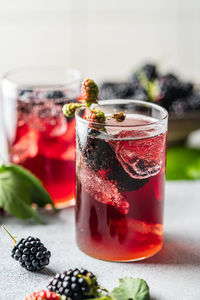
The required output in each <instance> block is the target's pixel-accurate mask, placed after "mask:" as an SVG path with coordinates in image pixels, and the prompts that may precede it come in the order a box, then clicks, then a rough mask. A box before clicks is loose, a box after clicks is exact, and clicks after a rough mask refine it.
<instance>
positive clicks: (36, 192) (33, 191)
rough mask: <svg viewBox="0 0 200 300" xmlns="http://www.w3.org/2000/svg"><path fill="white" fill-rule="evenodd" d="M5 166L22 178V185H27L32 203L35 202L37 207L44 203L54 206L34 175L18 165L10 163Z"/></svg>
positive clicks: (42, 205)
mask: <svg viewBox="0 0 200 300" xmlns="http://www.w3.org/2000/svg"><path fill="white" fill-rule="evenodd" d="M7 168H9V169H10V170H12V171H13V172H14V173H16V174H17V175H19V176H20V177H21V178H23V180H24V185H26V186H27V188H28V190H29V192H30V197H31V200H32V202H33V203H36V204H37V205H38V206H39V207H44V206H45V205H46V204H51V205H52V206H54V205H53V202H52V200H51V197H50V195H49V193H47V191H46V190H45V188H44V186H43V185H42V183H41V181H40V180H39V179H38V178H37V177H36V176H35V175H33V174H32V173H31V172H30V171H28V170H27V169H25V168H23V167H21V166H19V165H14V164H12V165H10V166H9V167H7Z"/></svg>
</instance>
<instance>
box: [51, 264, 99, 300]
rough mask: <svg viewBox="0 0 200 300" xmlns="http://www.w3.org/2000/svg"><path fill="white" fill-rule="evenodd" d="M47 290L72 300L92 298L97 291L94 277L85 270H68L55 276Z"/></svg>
mask: <svg viewBox="0 0 200 300" xmlns="http://www.w3.org/2000/svg"><path fill="white" fill-rule="evenodd" d="M47 288H48V289H49V290H50V291H52V292H55V293H58V294H61V295H65V296H66V297H67V298H70V299H72V300H79V299H88V298H94V295H93V294H94V291H95V290H96V289H98V284H97V280H96V277H95V276H94V274H93V273H91V272H88V270H85V269H80V270H79V269H77V268H76V269H74V270H71V269H70V270H68V271H65V272H63V273H60V274H57V275H56V276H55V277H54V278H53V279H52V280H51V282H50V283H49V285H48V286H47Z"/></svg>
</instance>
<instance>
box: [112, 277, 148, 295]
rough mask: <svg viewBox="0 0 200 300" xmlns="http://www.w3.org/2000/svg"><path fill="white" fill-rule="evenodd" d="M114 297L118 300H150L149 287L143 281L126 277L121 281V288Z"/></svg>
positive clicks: (114, 293) (117, 288) (119, 287)
mask: <svg viewBox="0 0 200 300" xmlns="http://www.w3.org/2000/svg"><path fill="white" fill-rule="evenodd" d="M112 295H113V296H114V298H116V299H117V300H149V299H150V295H149V287H148V285H147V283H146V281H144V280H143V279H140V278H132V277H124V278H120V279H119V286H118V287H116V288H114V290H113V291H112Z"/></svg>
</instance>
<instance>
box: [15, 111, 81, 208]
mask: <svg viewBox="0 0 200 300" xmlns="http://www.w3.org/2000/svg"><path fill="white" fill-rule="evenodd" d="M17 125H18V126H17V131H16V138H15V141H14V143H13V144H12V145H11V146H10V160H11V162H13V163H17V164H20V165H22V166H24V167H25V168H27V169H29V170H30V171H31V172H33V173H34V174H35V175H36V176H38V177H39V178H40V179H41V181H42V182H43V184H44V186H45V187H46V189H47V191H48V192H49V193H50V195H51V196H52V199H53V201H54V203H55V204H56V205H58V206H62V204H66V202H67V201H70V200H72V199H73V198H74V191H75V119H72V120H70V121H69V122H67V120H66V119H65V117H64V116H63V115H62V112H61V107H60V114H59V115H58V116H57V115H56V116H54V117H52V116H49V115H48V116H47V117H46V118H39V117H38V115H36V114H34V111H33V112H32V114H31V115H27V114H25V113H23V114H22V113H19V117H18V124H17Z"/></svg>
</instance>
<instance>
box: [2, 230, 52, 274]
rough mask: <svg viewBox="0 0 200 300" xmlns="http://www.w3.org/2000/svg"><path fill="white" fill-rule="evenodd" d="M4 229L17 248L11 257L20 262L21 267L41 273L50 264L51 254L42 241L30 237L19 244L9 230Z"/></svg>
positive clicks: (13, 250)
mask: <svg viewBox="0 0 200 300" xmlns="http://www.w3.org/2000/svg"><path fill="white" fill-rule="evenodd" d="M2 228H3V229H4V230H5V231H6V232H7V233H8V234H9V236H10V237H11V238H12V239H13V241H14V242H15V246H14V247H13V249H12V251H11V256H12V258H14V259H15V260H17V261H19V264H20V265H21V267H23V268H25V269H26V270H27V271H41V270H43V269H44V268H45V266H47V265H48V264H49V258H50V256H51V252H50V251H48V250H47V248H46V247H44V245H43V244H42V242H41V241H40V239H38V238H34V237H32V236H29V237H28V238H26V239H23V238H22V239H21V240H20V241H19V242H18V243H17V242H16V240H15V238H14V237H13V236H12V235H11V234H10V233H9V232H8V231H7V229H6V228H5V227H3V226H2Z"/></svg>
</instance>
